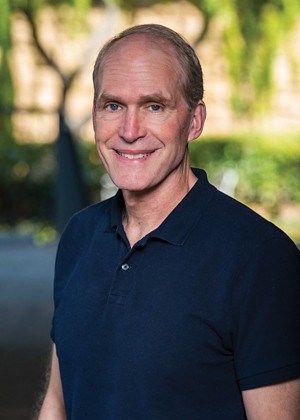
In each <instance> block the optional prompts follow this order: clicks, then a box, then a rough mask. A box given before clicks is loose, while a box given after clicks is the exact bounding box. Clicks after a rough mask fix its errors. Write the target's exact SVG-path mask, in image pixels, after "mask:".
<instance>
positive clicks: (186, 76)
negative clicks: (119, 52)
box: [93, 24, 203, 109]
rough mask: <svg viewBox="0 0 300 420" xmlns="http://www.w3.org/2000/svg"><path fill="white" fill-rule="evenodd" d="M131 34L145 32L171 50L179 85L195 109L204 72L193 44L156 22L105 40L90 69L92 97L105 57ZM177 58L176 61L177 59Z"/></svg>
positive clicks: (199, 98)
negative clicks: (92, 86)
mask: <svg viewBox="0 0 300 420" xmlns="http://www.w3.org/2000/svg"><path fill="white" fill-rule="evenodd" d="M133 36H144V37H145V38H147V40H149V41H151V42H153V44H156V47H157V48H158V49H161V50H162V51H165V52H166V53H167V54H171V53H172V52H173V53H174V66H176V64H177V65H178V68H177V69H174V71H175V70H177V71H179V78H180V88H181V90H182V94H183V97H184V98H185V100H186V102H187V104H188V106H189V108H191V109H194V108H195V107H196V105H197V103H198V102H199V100H201V99H202V98H203V75H202V69H201V65H200V62H199V60H198V57H197V55H196V53H195V51H194V50H193V48H192V47H191V46H190V45H189V44H188V43H187V42H186V41H185V40H184V39H183V38H182V37H181V36H180V35H179V34H178V33H176V32H175V31H173V30H171V29H169V28H167V27H165V26H162V25H157V24H146V25H139V26H134V27H132V28H129V29H126V30H125V31H123V32H121V33H120V34H119V35H117V36H116V37H114V38H113V39H111V40H110V41H108V42H107V43H106V44H105V45H104V47H103V48H102V49H101V50H100V52H99V54H98V57H97V59H96V62H95V66H94V72H93V83H94V101H95V103H96V101H97V98H98V95H99V89H100V86H99V79H100V77H99V76H100V73H101V71H102V67H103V64H104V62H105V59H106V58H107V56H108V55H109V53H110V52H111V50H113V48H114V46H115V45H117V44H118V43H119V42H120V41H122V40H124V39H126V38H128V37H133ZM176 61H177V63H176Z"/></svg>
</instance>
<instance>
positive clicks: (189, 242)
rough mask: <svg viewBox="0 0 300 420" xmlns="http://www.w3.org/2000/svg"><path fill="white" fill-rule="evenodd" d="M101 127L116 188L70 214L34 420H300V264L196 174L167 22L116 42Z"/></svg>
mask: <svg viewBox="0 0 300 420" xmlns="http://www.w3.org/2000/svg"><path fill="white" fill-rule="evenodd" d="M93 79H94V88H95V96H94V106H93V124H94V131H95V140H96V146H97V150H98V153H99V155H100V158H101V160H102V162H103V164H104V166H105V168H106V170H107V172H108V173H109V174H110V176H111V178H112V180H113V182H114V183H115V184H116V185H117V186H118V188H119V191H118V193H117V194H116V196H115V197H113V198H111V199H109V200H106V201H104V202H102V203H98V204H96V205H94V206H91V207H89V208H87V209H85V210H83V211H82V212H80V213H79V214H77V215H75V216H74V217H73V218H72V219H71V221H70V222H69V224H68V226H67V227H66V229H65V232H64V233H63V235H62V238H61V241H60V245H59V248H58V253H57V261H56V270H55V288H54V300H55V316H54V320H53V329H52V339H53V341H54V347H53V356H52V369H51V376H50V382H49V387H48V391H47V394H46V396H45V399H44V403H43V406H42V409H41V413H40V417H39V418H40V419H41V420H45V419H53V420H60V419H65V418H68V419H72V420H83V419H85V420H90V419H103V420H177V419H178V420H192V419H201V420H202V419H205V420H206V419H207V420H214V419H216V420H217V419H218V420H219V419H222V420H226V419H228V420H242V419H246V418H248V419H255V420H260V419H262V420H269V419H270V420H276V419H280V420H296V419H299V418H300V380H299V379H298V378H299V377H300V309H299V301H300V254H299V251H298V250H297V248H296V246H295V245H294V244H293V243H292V241H291V240H290V239H289V238H288V237H287V236H286V235H285V234H284V233H283V232H281V231H280V230H279V229H277V228H276V227H275V226H273V225H272V224H270V223H269V222H267V221H266V220H264V219H262V218H261V217H259V216H258V215H256V214H255V213H254V212H252V211H251V210H250V209H248V208H247V207H245V206H243V205H242V204H240V203H238V202H237V201H235V200H233V199H231V198H229V197H228V196H226V195H224V194H222V193H221V192H219V191H218V190H217V189H216V188H215V187H213V186H212V185H211V184H209V182H208V180H207V177H206V175H205V172H204V171H203V170H200V169H191V168H190V165H189V155H188V143H189V142H190V141H192V140H194V139H196V138H197V137H199V136H200V134H201V132H202V129H203V125H204V121H205V116H206V111H205V105H204V102H203V81H202V71H201V66H200V63H199V61H198V58H197V56H196V54H195V52H194V50H193V49H192V48H191V47H190V45H189V44H187V43H186V42H185V41H184V40H183V39H182V38H181V37H180V36H179V35H178V34H177V33H175V32H173V31H171V30H170V29H168V28H166V27H163V26H160V25H141V26H137V27H133V28H130V29H128V30H126V31H124V32H123V33H121V34H120V35H118V36H117V37H116V38H114V39H113V40H111V41H109V42H108V43H107V44H106V45H105V46H104V47H103V49H102V50H101V51H100V53H99V55H98V57H97V60H96V63H95V67H94V74H93Z"/></svg>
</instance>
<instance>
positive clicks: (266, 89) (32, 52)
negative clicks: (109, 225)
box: [0, 0, 300, 420]
mask: <svg viewBox="0 0 300 420" xmlns="http://www.w3.org/2000/svg"><path fill="white" fill-rule="evenodd" d="M141 23H161V24H164V25H167V26H169V27H170V28H172V29H174V30H176V31H178V32H179V33H181V34H182V35H183V36H184V37H185V38H186V39H187V40H188V41H189V42H190V43H191V44H192V45H193V46H194V47H195V49H196V51H197V53H198V56H199V58H200V61H201V63H202V66H203V71H204V80H205V102H206V105H207V109H208V119H207V122H206V126H205V130H204V133H203V135H202V136H201V139H199V140H197V141H195V142H193V144H192V145H191V147H190V151H191V160H192V164H193V165H195V166H198V167H203V168H205V169H206V170H207V172H208V176H209V179H210V181H211V182H212V183H214V184H215V185H216V186H218V187H219V188H221V189H222V190H223V191H225V192H226V193H227V194H229V195H231V196H234V197H236V198H237V199H239V200H241V201H242V202H244V203H246V204H247V205H249V206H250V207H252V208H253V209H255V210H256V211H257V212H258V213H260V214H262V215H263V216H264V217H266V218H267V219H269V220H271V221H273V222H274V223H275V224H277V225H278V226H279V227H280V228H281V229H283V230H284V231H285V232H287V233H288V234H289V235H290V236H291V238H292V239H293V240H294V241H295V242H296V243H300V126H299V124H300V105H299V104H300V53H299V44H300V3H299V1H298V0H191V1H150V0H130V1H123V0H103V1H98V0H97V1H96V0H95V1H92V0H65V1H64V0H31V1H29V0H0V133H1V134H0V315H1V316H0V326H1V329H0V331H1V333H0V418H1V419H3V420H6V419H7V420H15V419H16V420H23V419H24V420H26V419H31V418H33V417H34V414H33V412H34V407H35V405H36V401H38V399H39V394H40V393H41V392H42V389H43V382H44V381H43V379H44V376H45V369H46V365H47V360H48V358H49V351H50V339H49V331H50V327H51V316H52V282H53V270H54V261H55V252H56V246H57V241H58V240H59V235H60V233H61V231H62V229H63V228H64V226H65V224H66V222H67V220H68V219H69V217H70V216H71V215H72V214H73V213H74V212H76V211H78V210H79V209H81V208H82V207H84V206H86V205H88V204H91V203H94V202H96V201H98V200H100V199H103V198H106V197H107V196H109V195H110V194H111V193H113V192H114V186H113V185H112V184H111V183H110V180H109V179H108V178H107V176H106V174H105V172H104V169H103V167H102V165H101V163H100V161H99V159H98V156H97V153H96V150H95V147H94V143H93V132H92V125H91V107H92V98H93V91H92V78H91V74H92V70H93V62H94V60H95V57H96V54H97V52H98V50H99V49H100V48H101V46H102V45H103V43H104V42H105V41H106V40H107V39H108V38H110V37H111V36H113V35H114V34H116V33H117V32H119V31H120V30H122V29H125V28H126V27H128V26H131V25H134V24H141Z"/></svg>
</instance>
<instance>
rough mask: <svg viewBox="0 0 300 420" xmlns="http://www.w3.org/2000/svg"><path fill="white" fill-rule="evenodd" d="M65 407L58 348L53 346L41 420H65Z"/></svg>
mask: <svg viewBox="0 0 300 420" xmlns="http://www.w3.org/2000/svg"><path fill="white" fill-rule="evenodd" d="M65 419H66V414H65V407H64V400H63V392H62V385H61V379H60V371H59V363H58V358H57V354H56V346H55V344H54V345H53V353H52V360H51V372H50V380H49V385H48V389H47V392H46V395H45V399H44V402H43V405H42V408H41V411H40V415H39V420H65Z"/></svg>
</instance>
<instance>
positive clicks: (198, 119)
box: [188, 100, 206, 141]
mask: <svg viewBox="0 0 300 420" xmlns="http://www.w3.org/2000/svg"><path fill="white" fill-rule="evenodd" d="M205 119H206V106H205V103H204V102H203V101H202V100H200V101H199V102H198V104H197V106H196V108H195V109H194V112H193V117H192V120H191V125H190V131H189V137H188V141H192V140H195V139H197V138H198V137H199V136H200V135H201V133H202V131H203V127H204V123H205Z"/></svg>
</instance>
